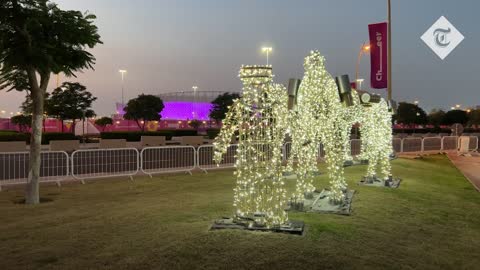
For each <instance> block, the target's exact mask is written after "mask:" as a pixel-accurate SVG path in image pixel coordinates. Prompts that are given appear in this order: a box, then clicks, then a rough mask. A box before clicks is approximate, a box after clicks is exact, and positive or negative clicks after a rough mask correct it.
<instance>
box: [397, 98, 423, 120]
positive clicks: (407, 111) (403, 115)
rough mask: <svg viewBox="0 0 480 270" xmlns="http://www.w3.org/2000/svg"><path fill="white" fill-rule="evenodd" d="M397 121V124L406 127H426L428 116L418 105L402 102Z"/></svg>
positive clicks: (399, 106)
mask: <svg viewBox="0 0 480 270" xmlns="http://www.w3.org/2000/svg"><path fill="white" fill-rule="evenodd" d="M395 120H396V121H397V123H399V124H404V125H425V124H426V123H427V114H426V113H425V111H424V110H423V109H422V108H420V107H418V106H417V105H416V104H412V103H407V102H400V104H399V105H398V109H397V115H396V116H395Z"/></svg>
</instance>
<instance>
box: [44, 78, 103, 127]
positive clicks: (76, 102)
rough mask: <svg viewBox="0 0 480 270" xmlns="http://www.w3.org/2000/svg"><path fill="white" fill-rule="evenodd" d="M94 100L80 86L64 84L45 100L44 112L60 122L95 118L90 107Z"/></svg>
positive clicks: (69, 83)
mask: <svg viewBox="0 0 480 270" xmlns="http://www.w3.org/2000/svg"><path fill="white" fill-rule="evenodd" d="M96 99H97V98H96V97H94V96H93V95H92V93H90V92H89V91H87V88H86V87H85V86H83V85H82V84H80V83H76V82H75V83H73V82H64V83H63V84H62V86H60V87H58V88H56V89H55V90H53V92H52V94H51V96H50V97H49V98H48V99H47V102H46V106H45V112H46V113H47V114H48V115H49V116H53V117H56V118H58V119H60V120H62V121H63V120H73V123H75V120H76V119H83V118H85V117H93V116H95V112H94V111H93V110H92V109H91V107H92V103H93V102H94V101H95V100H96ZM72 130H74V129H72Z"/></svg>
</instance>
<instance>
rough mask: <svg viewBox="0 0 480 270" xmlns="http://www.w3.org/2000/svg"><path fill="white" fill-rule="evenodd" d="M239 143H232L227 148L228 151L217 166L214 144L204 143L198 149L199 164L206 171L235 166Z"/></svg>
mask: <svg viewBox="0 0 480 270" xmlns="http://www.w3.org/2000/svg"><path fill="white" fill-rule="evenodd" d="M237 148H238V145H236V144H231V145H230V146H229V147H228V148H227V153H226V154H225V155H223V159H222V162H221V163H220V164H219V165H218V166H217V164H216V163H215V162H214V161H213V154H214V151H213V149H214V148H213V145H202V146H200V147H198V149H197V166H198V168H199V169H200V170H202V171H204V172H205V173H206V172H207V171H208V170H215V169H224V168H233V167H235V162H236V160H237V159H236V155H237Z"/></svg>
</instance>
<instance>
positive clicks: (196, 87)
mask: <svg viewBox="0 0 480 270" xmlns="http://www.w3.org/2000/svg"><path fill="white" fill-rule="evenodd" d="M192 89H193V103H194V105H193V111H194V112H193V119H197V117H198V115H197V89H198V86H196V85H194V86H192Z"/></svg>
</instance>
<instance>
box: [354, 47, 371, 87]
mask: <svg viewBox="0 0 480 270" xmlns="http://www.w3.org/2000/svg"><path fill="white" fill-rule="evenodd" d="M369 52H370V44H368V43H366V42H364V43H363V44H362V46H361V47H360V51H359V52H358V58H357V67H356V69H355V81H358V72H359V69H360V60H362V56H363V54H364V53H369Z"/></svg>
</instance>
